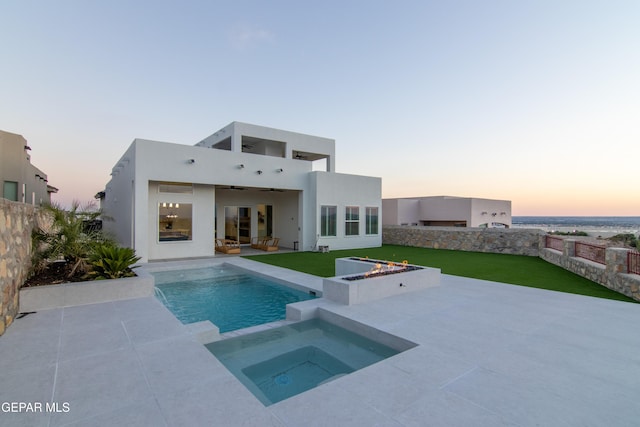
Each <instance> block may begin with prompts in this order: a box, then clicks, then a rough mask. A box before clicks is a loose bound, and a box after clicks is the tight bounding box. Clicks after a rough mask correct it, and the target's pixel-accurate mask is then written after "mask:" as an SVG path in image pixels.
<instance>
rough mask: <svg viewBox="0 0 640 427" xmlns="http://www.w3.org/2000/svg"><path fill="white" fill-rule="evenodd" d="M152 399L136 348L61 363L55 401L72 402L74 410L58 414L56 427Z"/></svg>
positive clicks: (55, 419) (56, 415) (53, 421)
mask: <svg viewBox="0 0 640 427" xmlns="http://www.w3.org/2000/svg"><path fill="white" fill-rule="evenodd" d="M151 396H152V395H151V392H150V390H149V386H148V384H147V380H146V378H145V376H144V375H143V373H142V369H141V367H140V362H139V360H138V357H137V355H136V353H135V352H134V351H133V349H132V348H126V349H121V350H115V351H112V352H108V353H100V354H97V355H93V356H88V357H84V358H78V359H72V360H69V361H66V362H61V363H60V364H59V366H58V374H57V379H56V386H55V392H54V396H53V401H54V402H68V403H69V408H70V411H69V412H67V413H63V414H54V415H53V417H52V425H54V426H56V425H63V424H66V423H70V422H75V421H78V420H81V419H84V418H89V417H92V416H96V415H99V414H101V413H106V412H111V411H116V410H120V409H122V408H124V407H127V406H129V405H132V404H134V403H142V402H144V401H146V400H148V399H149V398H150V397H151Z"/></svg>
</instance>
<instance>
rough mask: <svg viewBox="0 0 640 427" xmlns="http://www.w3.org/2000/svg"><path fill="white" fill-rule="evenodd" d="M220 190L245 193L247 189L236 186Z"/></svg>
mask: <svg viewBox="0 0 640 427" xmlns="http://www.w3.org/2000/svg"><path fill="white" fill-rule="evenodd" d="M220 190H232V191H244V190H246V188H244V187H236V186H235V185H230V186H229V187H220Z"/></svg>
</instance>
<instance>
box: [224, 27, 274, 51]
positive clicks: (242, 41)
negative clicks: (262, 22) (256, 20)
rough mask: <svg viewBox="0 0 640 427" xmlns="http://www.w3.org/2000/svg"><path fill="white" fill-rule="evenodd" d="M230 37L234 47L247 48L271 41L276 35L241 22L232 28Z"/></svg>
mask: <svg viewBox="0 0 640 427" xmlns="http://www.w3.org/2000/svg"><path fill="white" fill-rule="evenodd" d="M229 39H230V42H231V45H232V46H233V47H234V48H236V49H247V48H251V47H254V46H258V45H261V44H263V43H271V42H273V40H274V39H275V35H274V34H273V33H272V32H270V31H268V30H264V29H262V28H254V27H252V26H250V25H247V24H239V25H236V26H235V27H234V28H232V29H231V31H230V34H229Z"/></svg>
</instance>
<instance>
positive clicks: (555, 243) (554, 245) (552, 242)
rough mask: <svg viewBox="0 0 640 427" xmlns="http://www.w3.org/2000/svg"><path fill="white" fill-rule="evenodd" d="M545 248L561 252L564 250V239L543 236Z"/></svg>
mask: <svg viewBox="0 0 640 427" xmlns="http://www.w3.org/2000/svg"><path fill="white" fill-rule="evenodd" d="M545 237H546V241H545V247H547V248H551V249H555V250H556V251H560V252H562V251H563V250H564V239H562V238H560V237H553V236H545Z"/></svg>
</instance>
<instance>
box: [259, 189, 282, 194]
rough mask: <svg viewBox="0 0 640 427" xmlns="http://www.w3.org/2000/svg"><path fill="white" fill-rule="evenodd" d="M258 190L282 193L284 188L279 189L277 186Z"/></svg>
mask: <svg viewBox="0 0 640 427" xmlns="http://www.w3.org/2000/svg"><path fill="white" fill-rule="evenodd" d="M260 191H270V192H277V193H282V192H283V191H284V190H280V189H279V188H265V189H264V190H260Z"/></svg>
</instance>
